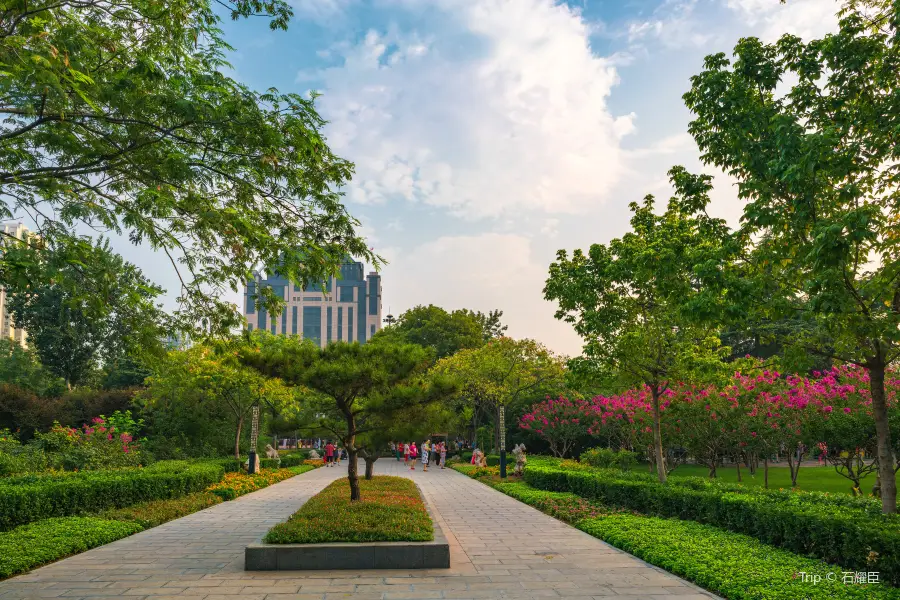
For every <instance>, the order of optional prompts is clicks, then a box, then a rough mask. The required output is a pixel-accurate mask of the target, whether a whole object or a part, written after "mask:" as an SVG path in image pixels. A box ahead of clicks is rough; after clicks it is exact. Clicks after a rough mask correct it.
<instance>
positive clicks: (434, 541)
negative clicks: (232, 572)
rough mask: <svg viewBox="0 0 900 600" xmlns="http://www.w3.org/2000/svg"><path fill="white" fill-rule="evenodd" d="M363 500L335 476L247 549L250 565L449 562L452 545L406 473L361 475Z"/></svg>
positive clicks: (372, 565) (409, 565)
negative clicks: (354, 498) (356, 499)
mask: <svg viewBox="0 0 900 600" xmlns="http://www.w3.org/2000/svg"><path fill="white" fill-rule="evenodd" d="M360 491H361V500H360V501H359V502H355V503H351V502H350V488H349V483H348V482H347V481H346V480H345V479H341V480H338V481H335V482H334V483H332V484H331V485H329V486H328V487H326V488H325V489H324V490H322V492H320V493H319V494H317V495H316V496H314V497H313V498H311V499H310V500H309V501H308V502H307V503H306V504H304V505H303V507H302V508H301V509H300V510H298V511H297V512H296V513H294V515H293V516H291V518H290V519H289V520H288V521H286V522H285V523H281V524H279V525H276V526H275V527H273V528H272V529H271V530H270V531H269V533H268V534H267V535H266V537H265V539H264V540H263V543H261V544H251V545H250V546H248V547H247V550H246V554H245V569H246V570H248V571H273V570H315V569H420V568H426V569H433V568H448V567H449V566H450V547H449V545H448V544H447V540H446V538H444V536H443V533H442V532H441V530H440V527H438V526H437V525H435V524H434V522H433V520H432V519H431V518H430V516H429V512H428V508H427V506H426V505H425V502H424V501H423V500H422V496H421V493H420V492H419V490H418V488H417V487H416V484H415V483H413V482H412V481H411V480H409V479H406V478H403V477H387V476H378V477H374V478H373V479H372V480H370V481H366V480H360Z"/></svg>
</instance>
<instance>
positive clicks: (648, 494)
mask: <svg viewBox="0 0 900 600" xmlns="http://www.w3.org/2000/svg"><path fill="white" fill-rule="evenodd" d="M617 473H618V474H617ZM621 475H622V474H621V473H619V472H615V471H602V470H596V471H580V470H579V471H573V470H565V469H555V468H547V467H531V468H528V469H526V470H525V476H524V480H525V481H526V482H527V483H529V484H530V485H532V486H533V487H536V488H539V489H542V490H548V491H559V492H573V493H575V494H577V495H579V496H581V497H583V498H590V499H596V500H599V501H601V502H602V503H603V504H606V505H612V506H618V507H623V508H628V509H631V510H635V511H638V512H640V513H643V514H647V515H657V516H662V517H676V518H679V519H684V520H690V521H697V522H700V523H707V524H711V525H716V526H717V527H720V528H722V529H728V530H730V531H734V532H738V533H744V534H747V535H750V536H753V537H755V538H757V539H759V540H761V541H763V542H765V543H767V544H771V545H773V546H777V547H780V548H784V549H786V550H790V551H792V552H796V553H798V554H804V555H809V556H815V557H818V558H822V559H824V560H826V561H828V562H831V563H836V564H839V565H843V566H845V567H848V568H850V569H853V570H856V571H869V570H877V571H879V572H880V573H881V578H882V580H883V581H888V582H892V583H894V584H895V585H896V584H900V527H898V524H900V520H898V519H897V518H896V517H890V518H889V517H883V516H873V515H871V514H869V513H867V512H866V511H864V510H855V509H854V508H853V507H850V506H843V505H832V504H826V503H816V502H815V501H814V500H811V499H810V498H811V497H806V496H804V495H801V494H795V493H787V494H784V493H782V494H778V493H757V492H755V491H750V490H748V489H746V488H741V489H740V490H739V491H723V489H722V488H721V487H719V486H715V485H711V486H698V487H697V488H696V489H695V488H694V487H691V486H689V485H679V484H671V483H670V484H660V483H658V482H654V481H650V480H648V479H644V478H642V477H635V476H627V477H625V476H621ZM872 552H874V553H876V554H872ZM872 558H875V559H876V560H875V562H874V566H873V564H872V562H871V560H870V559H872Z"/></svg>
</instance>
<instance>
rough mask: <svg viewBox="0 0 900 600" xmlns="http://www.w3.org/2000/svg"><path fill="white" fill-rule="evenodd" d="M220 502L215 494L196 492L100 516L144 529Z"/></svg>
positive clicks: (113, 510)
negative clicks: (126, 522) (131, 522)
mask: <svg viewBox="0 0 900 600" xmlns="http://www.w3.org/2000/svg"><path fill="white" fill-rule="evenodd" d="M221 502H222V498H220V497H219V496H216V495H215V494H212V493H210V492H198V493H196V494H188V495H187V496H183V497H181V498H173V499H171V500H154V501H152V502H141V503H140V504H135V505H133V506H127V507H125V508H116V509H112V510H108V511H106V512H104V513H102V514H101V515H100V516H101V517H102V518H104V519H111V520H114V521H134V522H135V523H137V524H138V525H140V526H141V527H143V528H144V529H149V528H151V527H156V526H157V525H162V524H163V523H166V522H168V521H172V520H174V519H180V518H181V517H184V516H186V515H189V514H191V513H195V512H197V511H198V510H203V509H204V508H209V507H210V506H214V505H216V504H220V503H221Z"/></svg>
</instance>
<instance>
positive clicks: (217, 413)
mask: <svg viewBox="0 0 900 600" xmlns="http://www.w3.org/2000/svg"><path fill="white" fill-rule="evenodd" d="M237 343H238V347H239V348H240V347H241V346H240V342H237ZM218 350H219V351H216V349H214V348H211V347H209V346H204V345H197V346H194V347H192V348H190V349H188V350H176V351H172V352H170V353H169V356H168V360H166V361H164V362H163V363H161V364H160V365H159V366H158V367H157V372H156V373H154V375H153V376H151V377H150V378H149V379H148V380H147V383H148V389H147V390H146V391H145V392H143V393H142V394H141V399H142V401H141V403H142V405H143V406H144V407H145V408H144V410H145V411H146V412H147V420H148V423H149V424H150V427H151V432H152V433H153V434H155V435H154V437H156V445H155V446H154V450H156V449H157V448H159V447H160V446H162V445H166V444H170V445H171V444H172V443H173V441H174V444H177V445H179V447H181V448H183V449H184V452H185V453H186V454H188V455H195V456H196V455H198V454H199V455H201V456H202V455H204V454H206V455H209V454H212V455H217V454H221V450H224V448H223V445H224V440H223V438H222V437H221V433H220V432H218V431H217V426H218V427H227V430H228V431H230V432H232V433H231V451H232V454H233V455H234V456H235V458H239V457H240V455H241V452H240V450H241V439H242V435H243V434H245V433H246V432H245V427H244V425H245V423H246V422H247V418H248V417H249V416H250V413H251V409H252V407H253V405H254V404H258V405H260V406H266V405H276V404H280V403H283V402H287V401H290V400H292V399H293V398H294V396H293V392H292V390H290V389H289V388H288V387H286V386H285V385H283V384H282V382H281V381H280V380H278V379H275V378H270V377H265V376H263V375H261V374H260V373H259V371H257V370H255V369H252V368H248V367H246V366H244V365H242V364H241V363H240V362H239V361H238V360H237V357H236V353H237V351H236V350H232V349H231V347H229V346H224V347H223V348H222V349H218ZM263 416H264V413H263V412H261V413H260V418H261V419H262V418H263ZM226 423H227V425H225V424H226ZM263 425H264V423H262V424H261V427H262V426H263ZM172 438H174V440H172ZM163 440H165V441H163ZM170 440H172V441H170ZM197 442H200V443H201V444H203V445H202V446H201V447H200V448H197V449H196V450H197V451H198V452H197V453H194V452H192V451H191V449H190V448H187V447H186V446H187V445H193V444H196V443H197ZM181 444H185V445H186V446H181ZM210 446H211V448H209V447H210ZM216 451H219V452H216Z"/></svg>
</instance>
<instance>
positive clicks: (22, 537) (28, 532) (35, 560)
mask: <svg viewBox="0 0 900 600" xmlns="http://www.w3.org/2000/svg"><path fill="white" fill-rule="evenodd" d="M141 530H143V527H141V526H140V525H139V524H137V523H135V522H133V521H108V520H104V519H97V518H93V517H63V518H58V519H47V520H45V521H39V522H37V523H29V524H27V525H22V526H21V527H17V528H15V529H13V530H12V531H5V532H0V579H5V578H7V577H12V576H13V575H16V574H18V573H22V572H24V571H27V570H29V569H32V568H34V567H37V566H40V565H43V564H47V563H48V562H52V561H55V560H59V559H61V558H65V557H67V556H71V555H72V554H78V553H79V552H84V551H86V550H90V549H91V548H96V547H97V546H102V545H103V544H108V543H110V542H114V541H116V540H118V539H121V538H123V537H127V536H129V535H132V534H134V533H137V532H139V531H141Z"/></svg>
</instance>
